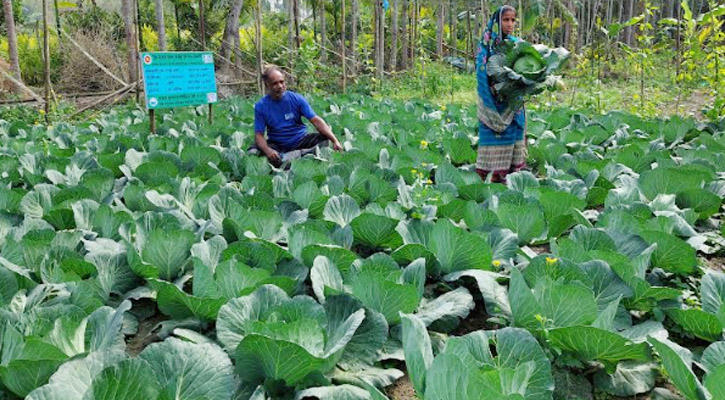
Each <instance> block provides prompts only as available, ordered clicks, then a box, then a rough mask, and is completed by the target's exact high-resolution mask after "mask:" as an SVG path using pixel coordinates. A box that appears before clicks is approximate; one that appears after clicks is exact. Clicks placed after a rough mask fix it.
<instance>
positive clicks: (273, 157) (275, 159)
mask: <svg viewBox="0 0 725 400" xmlns="http://www.w3.org/2000/svg"><path fill="white" fill-rule="evenodd" d="M264 155H266V156H267V158H268V159H269V162H271V163H272V164H273V165H278V164H279V163H281V162H282V158H281V157H280V156H279V153H277V151H276V150H274V149H272V148H268V150H267V151H266V152H264Z"/></svg>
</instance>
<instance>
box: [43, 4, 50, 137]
mask: <svg viewBox="0 0 725 400" xmlns="http://www.w3.org/2000/svg"><path fill="white" fill-rule="evenodd" d="M43 53H44V56H45V57H44V60H43V62H44V64H45V68H44V75H45V105H44V107H45V108H44V110H45V123H46V124H49V123H50V117H49V116H48V114H49V113H50V37H49V36H48V1H47V0H43Z"/></svg>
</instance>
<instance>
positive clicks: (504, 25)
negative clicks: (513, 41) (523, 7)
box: [501, 10, 516, 35]
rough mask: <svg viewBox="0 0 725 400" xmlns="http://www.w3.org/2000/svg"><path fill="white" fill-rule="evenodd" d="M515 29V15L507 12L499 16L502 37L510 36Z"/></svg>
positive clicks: (509, 11)
mask: <svg viewBox="0 0 725 400" xmlns="http://www.w3.org/2000/svg"><path fill="white" fill-rule="evenodd" d="M515 27H516V13H515V12H513V11H511V10H508V11H506V12H504V13H503V15H502V16H501V31H502V32H503V33H504V35H512V34H513V33H514V28H515Z"/></svg>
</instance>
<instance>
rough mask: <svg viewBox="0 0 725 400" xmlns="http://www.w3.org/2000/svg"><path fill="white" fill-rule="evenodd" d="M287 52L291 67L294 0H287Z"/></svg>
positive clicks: (293, 44)
mask: <svg viewBox="0 0 725 400" xmlns="http://www.w3.org/2000/svg"><path fill="white" fill-rule="evenodd" d="M287 50H288V51H287V58H289V60H287V61H288V62H289V63H290V66H291V65H293V64H294V63H293V60H294V57H295V0H287Z"/></svg>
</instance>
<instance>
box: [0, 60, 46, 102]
mask: <svg viewBox="0 0 725 400" xmlns="http://www.w3.org/2000/svg"><path fill="white" fill-rule="evenodd" d="M0 73H2V75H3V76H4V77H5V78H6V79H7V80H9V81H10V82H12V83H13V84H14V85H15V86H16V87H18V88H20V89H22V90H23V91H24V92H25V93H27V94H29V95H30V97H32V98H33V99H35V101H37V102H38V103H45V100H43V98H42V97H40V95H39V94H37V93H35V92H34V91H33V90H32V89H30V88H29V87H27V86H25V84H23V82H21V81H19V80H17V79H16V78H15V77H14V76H13V75H12V74H11V73H9V72H7V71H5V70H4V69H2V68H0Z"/></svg>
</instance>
